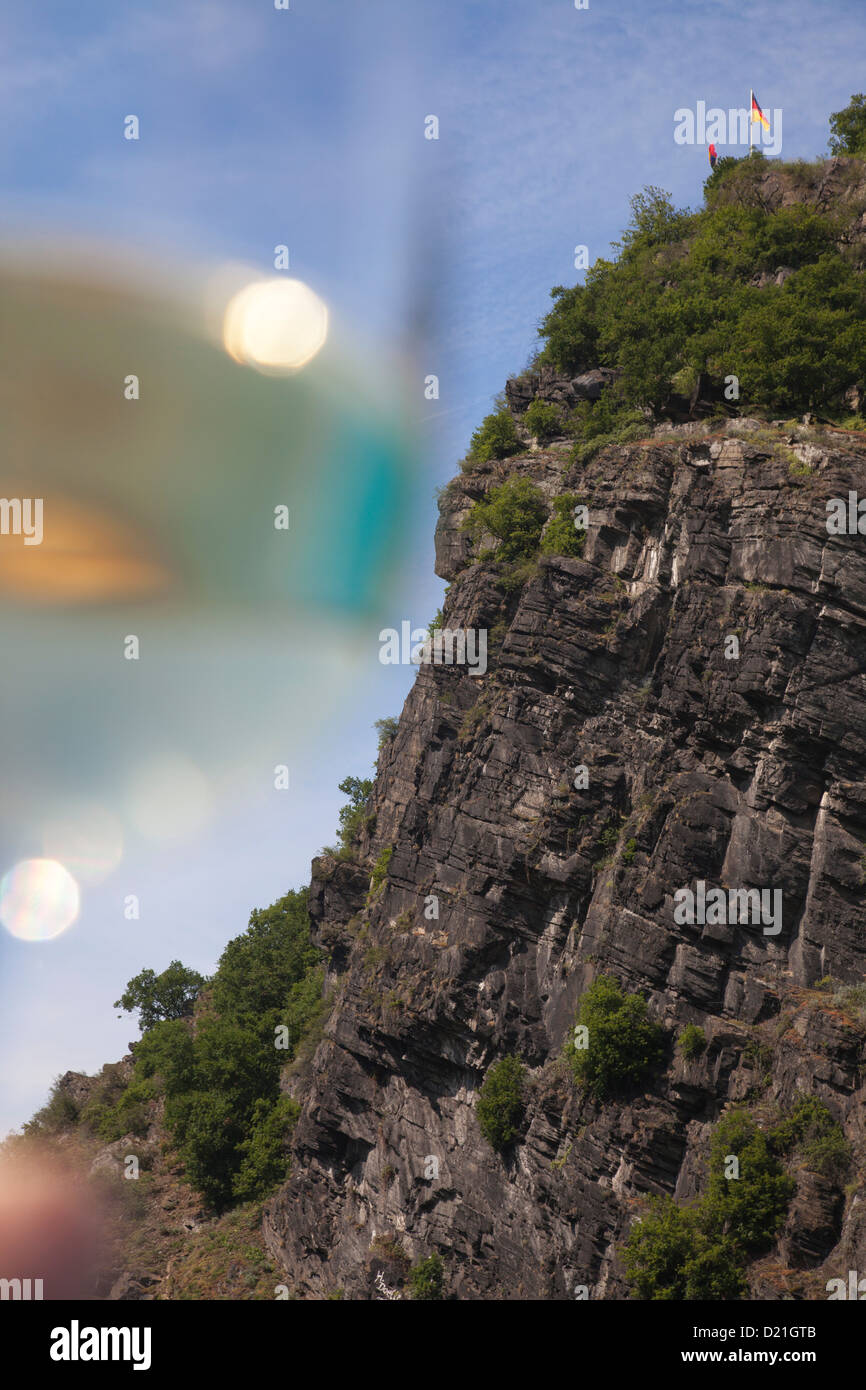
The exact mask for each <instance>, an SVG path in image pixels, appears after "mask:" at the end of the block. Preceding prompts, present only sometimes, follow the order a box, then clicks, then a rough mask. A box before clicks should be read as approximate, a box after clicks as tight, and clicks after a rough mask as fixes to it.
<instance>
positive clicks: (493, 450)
mask: <svg viewBox="0 0 866 1390" xmlns="http://www.w3.org/2000/svg"><path fill="white" fill-rule="evenodd" d="M521 448H522V445H521V443H520V439H519V437H518V434H517V429H516V427H515V424H514V419H513V417H512V415H511V413H510V411H508V410H505V409H502V410H497V411H495V412H494V413H493V414H492V415H486V416H485V418H484V419H483V420H482V422H481V424H480V425H479V426H478V428H477V430H476V431H475V432H474V434H473V435H472V442H471V444H470V446H469V458H470V460H471V461H472V462H473V463H487V462H488V461H489V460H490V459H504V458H508V457H509V455H510V454H517V453H519V452H520V449H521Z"/></svg>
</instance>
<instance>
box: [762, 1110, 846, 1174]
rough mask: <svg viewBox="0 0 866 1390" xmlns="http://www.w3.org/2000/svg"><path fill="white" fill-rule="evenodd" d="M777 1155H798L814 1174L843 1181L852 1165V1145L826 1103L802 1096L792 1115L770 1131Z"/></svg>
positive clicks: (770, 1138)
mask: <svg viewBox="0 0 866 1390" xmlns="http://www.w3.org/2000/svg"><path fill="white" fill-rule="evenodd" d="M769 1142H770V1144H771V1146H772V1148H773V1150H774V1152H776V1153H780V1154H786V1153H792V1152H794V1153H797V1154H798V1155H799V1156H800V1158H801V1159H802V1161H803V1163H804V1165H805V1166H806V1167H807V1168H810V1169H811V1170H812V1172H814V1173H821V1174H823V1176H824V1177H827V1178H835V1179H837V1180H841V1179H842V1178H843V1177H844V1175H845V1173H846V1171H847V1169H848V1167H849V1165H850V1162H851V1145H850V1144H849V1143H848V1141H847V1139H846V1138H845V1134H844V1131H843V1129H842V1126H841V1125H840V1124H839V1123H838V1122H837V1121H836V1120H834V1119H833V1116H832V1115H831V1114H830V1111H829V1110H828V1109H827V1107H826V1105H825V1104H824V1102H823V1101H820V1100H818V1099H817V1097H816V1096H801V1097H800V1099H799V1100H798V1101H797V1104H796V1105H795V1106H794V1108H793V1110H792V1111H791V1113H790V1115H788V1116H787V1117H786V1118H785V1119H784V1120H781V1121H780V1122H779V1124H777V1125H775V1126H774V1128H773V1129H772V1130H771V1131H770V1135H769Z"/></svg>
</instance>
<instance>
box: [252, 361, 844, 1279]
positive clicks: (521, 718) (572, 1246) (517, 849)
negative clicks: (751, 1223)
mask: <svg viewBox="0 0 866 1390" xmlns="http://www.w3.org/2000/svg"><path fill="white" fill-rule="evenodd" d="M602 384H603V383H602ZM590 385H592V383H588V382H586V381H583V383H582V384H580V383H579V384H578V385H576V386H575V385H574V384H573V383H569V382H568V381H561V382H559V383H556V382H555V381H551V380H548V381H547V382H546V386H547V388H548V398H549V399H552V400H556V399H564V400H568V399H571V400H574V399H580V398H581V395H582V393H585V392H586V391H588V390H589V387H590ZM593 389H594V388H593ZM525 394H526V393H525V392H523V388H522V387H521V385H520V383H515V384H512V386H511V387H510V390H509V396H508V399H509V404H510V406H511V409H512V411H513V412H515V414H516V418H517V419H518V422H519V421H520V419H521V415H520V412H521V409H525V407H526V404H528V401H527V400H525V399H523V395H525ZM648 433H649V435H650V437H648V438H647V439H645V440H642V441H639V442H637V443H634V444H630V445H626V446H617V447H608V448H604V449H602V450H601V451H600V452H599V453H598V454H597V455H596V456H595V457H594V458H593V459H592V460H591V461H590V462H588V463H586V464H585V465H583V466H578V465H575V464H572V463H569V452H568V443H567V441H565V440H559V441H557V440H554V441H553V442H552V443H550V444H549V445H548V446H545V447H539V445H538V444H537V442H536V441H534V440H532V439H531V438H530V437H529V435H528V433H527V432H525V431H524V439H525V448H524V450H523V452H521V453H520V454H518V455H516V456H515V457H512V458H509V459H507V460H505V461H502V462H494V463H489V464H486V465H482V466H480V467H477V468H475V469H474V470H473V471H471V472H468V473H465V474H461V475H460V476H459V477H458V478H457V479H455V480H454V482H453V483H452V484H451V485H450V486H449V487H448V488H447V489H446V491H445V493H444V495H443V497H442V499H441V502H440V510H441V519H440V523H439V527H438V530H437V537H436V541H437V558H438V563H437V570H438V573H439V574H440V575H441V576H442V577H443V578H444V579H446V580H448V581H450V587H449V590H448V596H447V601H446V606H445V611H444V618H445V624H446V626H447V627H450V628H452V629H453V628H474V629H486V630H487V631H488V633H489V641H490V654H489V664H488V668H487V671H486V673H485V674H484V675H475V676H473V675H471V674H469V673H468V671H467V669H466V668H465V667H460V666H457V665H435V664H432V663H431V664H423V665H422V666H421V667H420V669H419V673H418V676H417V679H416V682H415V685H414V687H413V689H412V691H411V693H410V695H409V697H408V699H407V701H406V705H405V708H404V710H403V713H402V717H401V719H400V722H399V727H398V730H397V733H396V735H395V737H394V738H393V739H392V740H391V741H390V742H389V743H388V744H387V745H386V747H385V748H384V750H383V752H382V754H381V756H380V760H379V766H378V774H377V778H376V782H375V786H374V791H373V798H372V801H371V804H370V810H371V812H372V816H371V818H370V820H369V821H368V825H367V830H366V832H365V834H364V836H363V837H362V839H361V841H360V844H359V846H358V854H357V856H356V858H355V859H354V860H351V859H346V860H341V859H336V858H331V857H328V856H326V857H324V858H322V859H320V860H318V861H316V863H315V864H314V867H313V885H312V890H311V902H312V907H311V910H312V916H313V919H314V922H315V925H316V932H317V936H318V940H319V943H320V944H321V945H323V946H324V947H325V948H326V949H327V951H328V953H329V959H330V977H329V984H330V986H331V987H332V988H333V990H334V999H335V1004H334V1008H333V1011H332V1014H331V1017H330V1021H329V1023H328V1025H327V1028H326V1033H325V1037H324V1039H323V1041H322V1042H321V1044H320V1045H319V1047H318V1050H317V1052H316V1054H315V1057H314V1059H313V1063H312V1070H311V1072H310V1074H309V1075H308V1076H307V1078H306V1079H305V1080H304V1081H303V1083H298V1082H296V1083H295V1085H296V1086H297V1087H298V1088H299V1094H300V1096H301V1098H302V1099H303V1110H302V1115H301V1118H300V1121H299V1123H298V1125H297V1128H296V1131H295V1135H294V1141H293V1172H292V1177H291V1178H290V1180H289V1181H288V1183H287V1184H286V1185H285V1186H284V1187H283V1188H281V1189H280V1190H279V1191H278V1193H277V1194H276V1195H275V1196H274V1197H273V1198H272V1199H271V1200H270V1203H269V1205H268V1206H267V1208H266V1212H265V1238H266V1242H267V1245H268V1248H269V1250H270V1253H271V1255H272V1257H273V1258H274V1260H275V1262H276V1264H277V1265H278V1267H279V1268H280V1270H281V1271H282V1272H283V1275H284V1277H285V1279H286V1282H287V1283H288V1285H289V1287H290V1288H291V1289H292V1291H293V1294H294V1296H297V1297H300V1298H316V1297H322V1296H327V1295H328V1294H331V1295H334V1294H338V1292H339V1291H342V1295H343V1296H344V1297H347V1298H361V1299H363V1298H369V1297H377V1296H381V1293H377V1288H376V1282H375V1281H376V1277H377V1275H380V1276H381V1279H380V1285H381V1283H384V1284H385V1285H386V1286H387V1287H392V1286H396V1284H397V1283H399V1280H400V1277H401V1271H402V1272H405V1266H406V1264H407V1263H408V1261H410V1260H412V1261H415V1260H418V1259H420V1258H424V1257H426V1256H428V1255H430V1254H431V1253H433V1252H439V1254H440V1255H441V1256H442V1258H443V1262H444V1267H445V1271H446V1293H447V1295H448V1296H452V1297H456V1298H459V1299H514V1298H524V1299H559V1298H568V1297H572V1296H573V1291H574V1289H575V1287H579V1286H584V1287H586V1288H587V1289H588V1290H589V1296H590V1297H592V1298H606V1299H619V1298H625V1297H628V1294H629V1290H628V1287H627V1284H626V1282H625V1280H624V1272H623V1268H622V1264H621V1258H620V1254H619V1247H620V1245H621V1242H622V1240H623V1238H624V1237H625V1235H626V1234H627V1232H628V1230H629V1228H630V1227H631V1225H632V1223H633V1221H634V1219H635V1217H636V1216H639V1215H640V1213H641V1211H642V1210H643V1209H644V1202H645V1199H646V1197H647V1195H648V1194H652V1193H670V1194H673V1195H674V1196H675V1197H676V1198H677V1200H682V1201H688V1200H689V1199H691V1198H692V1197H694V1196H695V1195H696V1194H697V1193H699V1192H700V1190H701V1186H702V1184H703V1182H704V1181H705V1160H706V1155H707V1146H708V1138H709V1133H710V1130H711V1128H712V1126H713V1123H714V1122H715V1121H716V1120H717V1119H718V1117H719V1115H720V1114H721V1113H722V1111H723V1109H724V1107H726V1106H728V1105H729V1104H730V1103H732V1102H744V1103H747V1104H748V1105H749V1106H750V1107H751V1109H752V1111H753V1113H754V1114H755V1115H756V1116H757V1117H758V1120H759V1123H760V1122H761V1117H762V1116H763V1115H771V1114H778V1113H780V1112H783V1111H784V1110H785V1109H786V1108H788V1107H789V1106H790V1105H791V1103H792V1102H793V1100H794V1099H796V1097H797V1096H798V1095H799V1094H801V1093H808V1094H812V1095H815V1096H817V1097H818V1098H820V1099H821V1100H822V1101H824V1102H825V1103H826V1105H827V1106H828V1108H829V1109H830V1111H831V1113H832V1115H833V1116H834V1117H835V1118H836V1119H837V1120H838V1121H839V1122H840V1123H841V1125H842V1127H843V1129H844V1131H845V1135H846V1137H847V1139H848V1140H849V1141H850V1142H851V1144H852V1145H853V1151H854V1160H853V1164H852V1167H851V1169H850V1171H849V1174H848V1178H849V1181H847V1183H846V1184H844V1185H843V1184H842V1183H841V1182H840V1181H839V1180H834V1179H830V1178H827V1177H824V1176H821V1175H820V1174H819V1173H815V1172H812V1171H809V1169H808V1168H806V1167H803V1166H801V1167H800V1168H799V1169H798V1170H797V1172H796V1174H795V1176H796V1180H797V1191H796V1195H795V1197H794V1199H793V1201H792V1203H791V1206H790V1210H789V1214H788V1218H787V1222H786V1225H785V1229H784V1231H783V1232H782V1234H781V1236H780V1239H779V1241H778V1242H777V1245H776V1247H775V1249H774V1250H773V1251H772V1252H771V1253H770V1254H769V1255H767V1256H765V1257H764V1258H763V1259H762V1260H760V1261H758V1262H757V1263H755V1264H753V1265H752V1266H751V1267H750V1270H749V1281H750V1288H751V1294H752V1296H753V1297H756V1298H778V1297H798V1298H810V1297H815V1298H817V1297H826V1294H825V1293H824V1292H823V1289H824V1284H825V1281H826V1279H827V1278H828V1277H830V1275H837V1274H842V1275H843V1276H844V1274H845V1272H846V1271H847V1270H848V1269H849V1268H854V1269H860V1270H863V1269H864V1268H866V1223H864V1220H863V1217H864V1214H866V1200H864V1199H866V1182H864V1176H863V1173H864V1168H863V1157H864V1152H866V1135H864V1121H866V1109H864V1098H866V1091H864V1086H863V1077H862V1065H863V1058H864V1024H863V1022H862V1020H861V1017H860V1015H861V1012H862V998H861V995H860V994H858V992H857V990H856V989H852V988H850V987H853V986H857V985H859V984H860V982H861V981H862V980H863V964H864V952H866V888H864V878H866V871H864V868H866V858H864V837H866V757H864V754H866V559H864V541H863V538H862V537H861V536H860V535H858V534H853V535H847V534H841V535H830V534H828V530H827V524H826V518H827V512H826V503H827V500H828V499H829V498H842V499H847V498H848V495H849V492H850V491H856V492H857V493H858V494H859V495H860V496H864V495H866V436H864V435H863V434H862V433H860V434H858V433H854V432H846V431H843V430H839V429H829V428H828V429H823V428H821V427H820V426H815V425H814V424H812V423H811V422H810V421H809V420H808V418H807V420H806V422H805V423H799V424H795V423H793V422H787V423H784V424H783V423H781V422H776V424H775V425H773V426H767V425H765V424H761V423H759V422H757V421H750V420H748V419H738V420H728V421H724V420H721V421H716V422H714V423H713V424H712V425H707V424H704V423H701V422H698V423H695V424H691V425H686V426H680V427H677V426H667V427H661V428H657V429H655V430H654V431H653V430H652V427H651V426H648ZM513 475H518V476H525V477H527V478H529V479H531V480H532V481H533V482H534V483H535V484H536V485H537V486H538V487H539V489H540V490H541V492H542V493H543V494H544V496H545V498H546V499H548V501H550V502H552V501H553V499H554V498H555V497H557V496H559V495H561V494H563V493H571V494H576V495H577V496H579V497H580V499H581V500H582V501H583V502H585V504H586V506H587V508H588V527H587V531H586V541H585V546H584V550H583V553H582V555H581V557H580V558H565V557H561V556H560V557H557V556H544V555H542V556H541V557H540V558H539V559H538V561H537V562H536V563H534V564H533V565H531V566H525V567H523V569H521V570H517V571H515V568H514V567H508V566H504V565H502V564H498V563H497V561H496V557H495V554H494V555H493V556H492V557H490V556H489V552H488V555H487V557H486V558H485V557H482V558H481V559H479V554H480V552H479V550H478V548H477V547H476V546H475V545H474V543H473V541H472V539H471V538H470V535H469V534H468V533H467V532H466V531H465V530H461V521H462V520H463V519H464V518H465V517H466V515H467V514H468V511H469V509H470V507H471V506H472V504H473V502H474V501H476V500H477V499H478V498H480V497H483V496H484V495H485V494H486V493H488V492H489V491H490V489H492V488H493V487H496V486H497V485H499V484H501V483H502V481H503V480H504V479H505V478H507V477H510V476H513ZM732 638H735V639H736V641H733V642H732V641H731V639H732ZM579 767H584V768H585V769H586V775H585V777H583V778H581V777H579V776H576V769H577V768H579ZM582 781H586V782H587V785H586V786H585V787H581V789H576V785H575V784H576V783H577V784H580V783H581V782H582ZM388 848H390V849H391V851H392V852H391V855H390V859H388V856H387V854H385V855H384V856H383V853H382V852H383V851H386V850H387V849H388ZM377 862H378V863H379V865H380V871H379V872H378V873H376V874H375V875H374V876H373V878H372V879H371V873H372V870H373V867H374V865H375V864H376V863H377ZM382 866H387V874H386V876H385V877H384V879H383V878H382V872H381V867H382ZM698 881H704V882H705V883H706V884H707V885H717V886H720V887H722V888H745V887H748V888H752V887H755V886H760V887H765V888H768V889H772V890H780V892H781V895H782V898H781V901H782V905H783V910H782V920H781V930H779V931H778V932H777V933H775V934H768V933H766V932H764V931H763V930H762V928H761V926H760V925H758V926H753V925H740V924H739V923H734V924H718V923H716V924H705V925H700V924H694V925H689V924H688V923H686V924H680V923H678V921H677V920H676V914H675V894H676V893H677V891H678V890H680V889H683V888H687V887H691V888H692V889H694V888H695V885H696V883H697V882H698ZM437 912H438V916H437V915H436V914H437ZM602 973H606V974H609V975H613V976H615V977H616V978H617V979H618V980H619V981H620V982H621V983H622V984H623V986H624V987H625V988H627V989H628V990H630V991H641V992H642V993H643V994H644V995H645V996H646V998H647V1001H648V1005H649V1012H650V1014H651V1016H652V1017H653V1018H654V1019H655V1020H656V1021H658V1022H659V1023H660V1024H661V1025H662V1026H663V1028H664V1030H665V1035H666V1038H667V1052H666V1063H665V1066H664V1068H663V1069H662V1070H661V1071H659V1072H658V1073H657V1074H656V1075H655V1076H654V1077H653V1078H652V1079H651V1080H650V1081H649V1082H647V1083H646V1085H645V1086H642V1087H639V1088H636V1089H633V1090H632V1091H631V1092H629V1093H627V1094H624V1095H620V1096H618V1097H617V1098H615V1099H613V1100H611V1101H608V1102H605V1103H603V1104H602V1103H599V1102H596V1101H594V1100H593V1099H591V1098H590V1097H589V1096H587V1095H586V1094H585V1093H583V1092H581V1091H580V1090H579V1089H578V1088H577V1087H576V1086H575V1084H574V1081H573V1078H572V1076H571V1073H570V1071H569V1069H568V1067H567V1066H565V1065H564V1064H563V1061H562V1056H561V1054H562V1048H563V1044H564V1042H565V1041H566V1039H567V1036H568V1034H569V1031H570V1029H571V1027H572V1025H573V1023H574V1019H575V1009H576V1006H577V1004H578V1000H579V998H580V996H581V994H582V992H583V991H584V990H585V989H586V988H587V986H588V985H589V984H590V983H591V982H592V980H593V979H594V978H596V977H597V976H598V975H599V974H602ZM816 985H819V986H820V987H819V988H816ZM846 986H847V987H849V988H847V989H846ZM689 1023H692V1024H697V1025H699V1026H700V1027H701V1028H702V1029H703V1030H704V1033H705V1036H706V1040H707V1046H706V1049H705V1050H704V1051H703V1052H702V1053H701V1054H700V1055H699V1056H697V1057H695V1058H692V1059H687V1058H685V1057H684V1056H683V1055H682V1053H681V1051H679V1050H678V1049H677V1048H676V1046H675V1040H676V1038H677V1036H678V1035H679V1034H680V1033H681V1031H682V1029H683V1027H684V1026H685V1025H687V1024H689ZM507 1054H516V1055H519V1056H520V1057H521V1058H522V1059H523V1061H524V1063H525V1064H526V1066H527V1068H528V1069H529V1077H530V1084H529V1089H528V1107H527V1115H526V1123H525V1126H524V1130H523V1132H522V1134H521V1137H520V1139H519V1141H518V1142H517V1143H516V1144H515V1145H514V1146H513V1148H512V1149H510V1150H508V1151H507V1152H505V1153H504V1154H502V1155H500V1154H498V1153H496V1152H494V1150H493V1149H492V1148H491V1147H490V1145H489V1144H488V1143H487V1142H486V1140H485V1139H484V1138H483V1137H482V1135H481V1132H480V1130H479V1125H478V1120H477V1114H476V1100H477V1093H478V1089H479V1086H480V1084H481V1082H482V1080H483V1078H484V1075H485V1072H486V1070H487V1068H488V1067H489V1066H490V1064H491V1063H493V1062H494V1061H496V1060H497V1059H499V1058H501V1057H503V1056H505V1055H507Z"/></svg>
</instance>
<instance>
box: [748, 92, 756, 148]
mask: <svg viewBox="0 0 866 1390" xmlns="http://www.w3.org/2000/svg"><path fill="white" fill-rule="evenodd" d="M754 100H755V93H754V92H753V91H752V89H751V87H750V88H749V154H751V153H752V125H753V124H754V122H753V121H752V102H753V101H754Z"/></svg>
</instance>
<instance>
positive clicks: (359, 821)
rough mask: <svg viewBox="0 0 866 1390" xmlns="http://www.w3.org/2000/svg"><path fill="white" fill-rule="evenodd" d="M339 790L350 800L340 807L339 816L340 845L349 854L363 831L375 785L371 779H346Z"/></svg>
mask: <svg viewBox="0 0 866 1390" xmlns="http://www.w3.org/2000/svg"><path fill="white" fill-rule="evenodd" d="M338 790H339V791H341V792H342V793H343V795H344V796H347V797H348V798H349V800H348V803H347V804H346V805H345V806H341V807H340V811H339V815H338V820H339V823H340V830H339V835H340V845H341V846H342V848H343V850H344V851H347V852H348V851H349V850H351V848H352V846H353V844H354V842H355V840H356V839H357V838H358V836H359V835H360V833H361V830H362V829H363V826H364V821H365V819H366V816H367V811H366V806H367V802H368V801H369V799H370V793H371V792H372V790H373V783H372V781H371V779H370V778H369V777H344V778H343V780H342V782H340V784H339V788H338Z"/></svg>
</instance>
